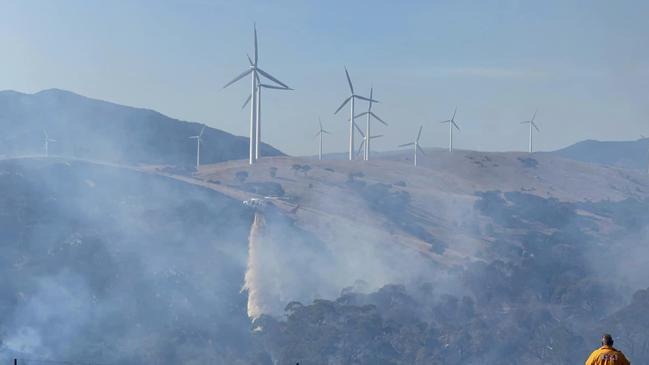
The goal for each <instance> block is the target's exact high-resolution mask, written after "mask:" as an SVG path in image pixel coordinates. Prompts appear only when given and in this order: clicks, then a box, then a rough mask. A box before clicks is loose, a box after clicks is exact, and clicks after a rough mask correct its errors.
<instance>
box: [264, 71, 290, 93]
mask: <svg viewBox="0 0 649 365" xmlns="http://www.w3.org/2000/svg"><path fill="white" fill-rule="evenodd" d="M257 72H259V73H260V74H262V75H263V76H264V77H265V78H267V79H270V80H271V81H273V82H274V83H276V84H278V85H282V86H284V87H285V88H287V89H290V87H288V86H287V85H286V84H285V83H283V82H281V81H279V80H278V79H276V78H274V77H273V76H272V75H271V74H269V73H268V72H266V71H264V70H262V69H260V68H257Z"/></svg>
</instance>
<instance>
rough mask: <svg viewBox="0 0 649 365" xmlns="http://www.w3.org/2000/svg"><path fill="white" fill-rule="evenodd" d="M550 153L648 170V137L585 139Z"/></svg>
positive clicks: (602, 163)
mask: <svg viewBox="0 0 649 365" xmlns="http://www.w3.org/2000/svg"><path fill="white" fill-rule="evenodd" d="M550 153H551V154H554V155H557V156H561V157H564V158H570V159H573V160H577V161H583V162H590V163H596V164H601V165H609V166H617V167H622V168H628V169H636V170H642V171H645V172H647V171H649V138H643V139H639V140H637V141H594V140H587V141H582V142H579V143H575V144H574V145H572V146H568V147H566V148H562V149H560V150H557V151H554V152H550Z"/></svg>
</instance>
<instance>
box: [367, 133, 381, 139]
mask: <svg viewBox="0 0 649 365" xmlns="http://www.w3.org/2000/svg"><path fill="white" fill-rule="evenodd" d="M381 137H383V135H382V134H377V135H376V136H372V137H370V139H374V138H381Z"/></svg>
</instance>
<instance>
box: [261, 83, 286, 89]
mask: <svg viewBox="0 0 649 365" xmlns="http://www.w3.org/2000/svg"><path fill="white" fill-rule="evenodd" d="M259 86H261V87H263V88H266V89H277V90H293V89H291V88H290V87H283V86H277V85H269V84H259Z"/></svg>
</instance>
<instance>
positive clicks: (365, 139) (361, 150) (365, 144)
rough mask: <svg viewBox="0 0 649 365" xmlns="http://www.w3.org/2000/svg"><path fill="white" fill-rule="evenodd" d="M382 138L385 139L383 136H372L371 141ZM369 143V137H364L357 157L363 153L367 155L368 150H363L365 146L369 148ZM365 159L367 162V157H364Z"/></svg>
mask: <svg viewBox="0 0 649 365" xmlns="http://www.w3.org/2000/svg"><path fill="white" fill-rule="evenodd" d="M381 137H383V135H382V134H377V135H374V136H371V137H370V138H369V140H373V139H376V138H381ZM367 141H368V138H367V136H366V135H365V136H363V140H362V141H361V144H360V146H358V152H357V153H356V155H357V156H358V155H360V154H361V152H364V153H367V150H365V149H363V147H364V146H367V143H366V142H367ZM363 157H364V158H365V160H366V161H367V155H364V156H363Z"/></svg>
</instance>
